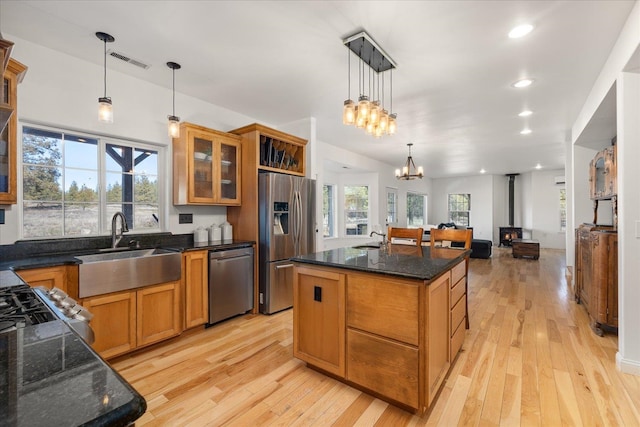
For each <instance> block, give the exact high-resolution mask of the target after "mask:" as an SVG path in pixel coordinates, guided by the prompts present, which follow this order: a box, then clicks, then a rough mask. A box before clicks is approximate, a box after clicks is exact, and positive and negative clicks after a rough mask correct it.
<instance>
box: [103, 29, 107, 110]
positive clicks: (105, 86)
mask: <svg viewBox="0 0 640 427" xmlns="http://www.w3.org/2000/svg"><path fill="white" fill-rule="evenodd" d="M104 97H105V98H106V97H107V40H106V39H105V40H104Z"/></svg>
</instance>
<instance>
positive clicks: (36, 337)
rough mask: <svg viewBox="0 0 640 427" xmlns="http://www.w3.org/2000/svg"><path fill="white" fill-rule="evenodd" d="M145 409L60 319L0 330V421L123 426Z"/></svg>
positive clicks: (31, 424)
mask: <svg viewBox="0 0 640 427" xmlns="http://www.w3.org/2000/svg"><path fill="white" fill-rule="evenodd" d="M5 273H8V272H5ZM146 407H147V404H146V402H145V400H144V398H143V397H142V396H141V395H140V394H139V393H138V392H137V391H136V390H135V389H134V388H133V387H131V386H130V385H129V383H127V381H125V380H124V379H123V378H122V377H121V376H120V375H119V374H118V373H117V372H115V371H114V370H113V369H111V368H110V367H109V365H108V364H107V363H106V362H104V361H103V360H102V359H101V358H100V357H99V356H98V355H97V354H96V353H95V352H94V351H93V350H92V349H91V348H90V347H89V346H88V345H87V344H86V343H85V342H84V341H83V340H82V339H81V338H80V337H79V336H78V335H76V334H75V332H73V331H72V330H71V329H69V327H68V326H67V325H66V324H65V323H64V322H63V321H61V320H55V321H51V322H47V323H42V324H39V325H34V326H26V327H24V328H20V329H17V330H14V331H10V332H5V333H2V334H0V414H2V417H1V418H0V424H1V425H8V426H16V427H19V426H29V427H35V426H63V425H64V426H75V425H91V426H106V425H109V426H125V425H129V424H131V423H132V422H133V421H134V420H136V419H138V418H139V417H140V416H142V414H144V412H145V410H146Z"/></svg>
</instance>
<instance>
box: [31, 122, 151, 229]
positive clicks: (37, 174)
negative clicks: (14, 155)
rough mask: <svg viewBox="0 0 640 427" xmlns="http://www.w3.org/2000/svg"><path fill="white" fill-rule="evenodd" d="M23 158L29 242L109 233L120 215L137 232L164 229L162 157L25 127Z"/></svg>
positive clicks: (146, 149) (138, 149)
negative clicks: (161, 224) (114, 218)
mask: <svg viewBox="0 0 640 427" xmlns="http://www.w3.org/2000/svg"><path fill="white" fill-rule="evenodd" d="M22 153H23V154H22V168H23V178H24V179H23V189H22V191H23V204H22V214H23V215H22V216H23V230H22V234H23V237H26V238H32V237H59V236H80V235H97V234H102V233H106V232H107V231H108V230H109V229H110V227H111V223H110V220H111V216H112V215H113V213H115V212H117V211H122V212H124V213H125V216H126V217H127V222H128V224H129V228H130V229H132V230H133V229H135V230H137V231H138V230H142V229H156V230H157V229H159V224H158V221H157V220H156V218H157V217H158V206H159V199H158V194H159V191H158V152H157V151H154V150H151V149H149V148H142V147H131V146H127V145H124V144H123V145H114V144H105V143H104V142H102V141H100V140H99V139H96V138H92V137H89V136H86V135H78V134H74V133H66V132H61V131H53V130H48V129H38V128H33V127H28V126H25V127H24V128H23V132H22ZM101 164H106V170H102V169H101V166H100V165H101ZM102 183H106V185H104V184H102ZM103 186H104V187H106V194H105V195H104V197H102V192H103V191H105V190H102V188H103ZM105 200H106V204H105V203H104V201H105ZM107 217H108V218H107ZM100 218H102V219H103V220H102V221H100ZM101 222H102V224H101Z"/></svg>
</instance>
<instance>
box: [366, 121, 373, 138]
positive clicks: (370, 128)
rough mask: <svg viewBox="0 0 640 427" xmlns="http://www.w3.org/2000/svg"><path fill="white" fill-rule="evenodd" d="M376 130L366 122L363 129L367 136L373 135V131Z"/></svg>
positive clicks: (371, 124)
mask: <svg viewBox="0 0 640 427" xmlns="http://www.w3.org/2000/svg"><path fill="white" fill-rule="evenodd" d="M375 129H376V127H375V125H374V124H373V123H371V122H367V126H366V128H365V130H366V131H367V133H368V134H369V135H373V131H374V130H375Z"/></svg>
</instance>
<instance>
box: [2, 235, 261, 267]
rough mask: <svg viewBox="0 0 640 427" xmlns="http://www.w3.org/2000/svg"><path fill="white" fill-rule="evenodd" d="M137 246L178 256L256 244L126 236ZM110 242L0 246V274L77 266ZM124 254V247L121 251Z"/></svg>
mask: <svg viewBox="0 0 640 427" xmlns="http://www.w3.org/2000/svg"><path fill="white" fill-rule="evenodd" d="M126 237H127V238H130V239H133V240H137V241H138V242H140V249H148V248H165V249H171V250H176V251H180V252H187V251H196V250H203V249H205V250H227V249H236V248H237V249H239V248H245V247H250V246H252V245H253V244H254V243H255V242H252V241H245V240H236V241H233V240H222V241H213V242H207V243H194V242H193V235H191V234H182V235H180V234H179V235H172V234H171V233H157V234H148V235H143V234H140V235H131V236H129V235H127V236H126ZM110 243H111V242H110V238H108V237H104V236H99V237H89V238H78V239H75V238H74V239H50V240H48V239H43V240H24V241H18V242H16V243H14V244H13V245H0V270H7V269H12V270H21V269H27V268H40V267H54V266H57V265H65V264H80V260H78V259H76V258H75V257H76V256H78V255H87V254H93V253H97V252H98V251H99V250H100V249H103V248H108V247H109V246H110ZM122 249H123V250H126V247H124V248H122Z"/></svg>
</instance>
